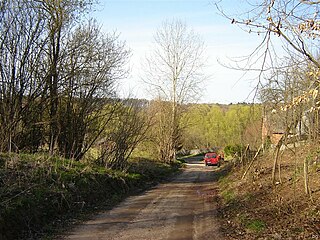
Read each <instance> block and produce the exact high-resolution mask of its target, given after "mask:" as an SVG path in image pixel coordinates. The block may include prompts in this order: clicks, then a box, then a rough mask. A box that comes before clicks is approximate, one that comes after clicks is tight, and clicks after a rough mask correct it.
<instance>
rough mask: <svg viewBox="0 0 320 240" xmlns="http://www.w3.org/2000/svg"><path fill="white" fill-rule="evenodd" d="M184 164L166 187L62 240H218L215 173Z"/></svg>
mask: <svg viewBox="0 0 320 240" xmlns="http://www.w3.org/2000/svg"><path fill="white" fill-rule="evenodd" d="M187 161H188V164H187V167H186V169H185V170H184V171H183V173H181V174H179V175H178V176H177V177H175V178H174V179H173V180H172V181H171V182H169V183H165V184H159V185H157V186H156V187H154V188H152V189H151V190H149V191H146V192H144V193H142V194H141V195H139V196H132V197H129V198H127V200H125V201H124V202H122V203H121V204H119V205H118V206H117V207H115V208H114V209H112V210H110V211H106V212H103V213H100V214H99V215H97V216H95V217H94V218H93V219H92V220H90V221H87V222H85V223H83V224H81V225H79V226H77V227H75V228H74V229H73V230H71V231H70V232H69V233H68V234H67V235H66V236H65V237H64V238H63V239H77V240H81V239H88V240H89V239H90V240H91V239H92V240H95V239H96V240H97V239H99V240H100V239H101V240H107V239H108V240H113V239H114V240H129V239H130V240H133V239H137V240H138V239H139V240H146V239H148V240H152V239H172V240H173V239H176V240H178V239H223V237H222V235H221V233H220V232H219V223H218V221H217V220H216V207H217V203H216V199H217V191H218V189H217V183H216V181H217V180H218V175H219V174H218V172H217V169H218V168H217V167H205V166H204V164H203V162H202V161H199V157H193V158H190V159H188V160H187Z"/></svg>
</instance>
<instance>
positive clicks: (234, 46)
mask: <svg viewBox="0 0 320 240" xmlns="http://www.w3.org/2000/svg"><path fill="white" fill-rule="evenodd" d="M222 6H223V7H224V9H225V10H226V11H229V12H230V11H232V12H236V11H238V10H239V9H240V8H241V7H242V6H243V1H241V0H226V1H225V3H223V4H222ZM94 17H95V18H96V19H97V21H98V22H99V23H101V24H102V29H103V31H106V32H113V31H116V32H117V33H119V34H120V39H121V40H123V41H126V44H127V46H128V47H129V48H130V49H131V50H132V57H131V60H130V63H129V67H130V74H129V76H128V78H126V79H124V80H122V83H121V85H120V89H121V94H122V95H123V96H126V95H128V94H129V92H130V93H131V95H133V96H135V97H138V98H147V99H150V98H151V97H152V96H151V95H150V94H149V93H148V92H147V91H146V90H145V89H147V87H146V86H145V85H144V83H143V82H142V81H141V77H140V76H141V75H142V74H143V69H142V67H141V63H142V62H143V61H144V59H145V56H146V55H147V54H148V52H150V51H152V43H153V35H154V34H155V32H156V31H157V28H158V27H159V26H160V25H161V23H162V22H163V21H165V20H167V19H173V18H174V19H181V20H183V21H185V22H186V24H187V26H188V27H190V28H192V29H193V30H194V31H195V32H196V33H197V34H199V35H200V36H201V37H202V39H203V41H204V43H205V45H206V57H207V67H206V69H205V73H206V74H207V75H209V76H210V77H209V78H208V79H207V81H206V82H205V83H204V85H205V88H204V90H203V92H202V93H201V96H202V97H201V99H200V102H204V103H237V102H243V101H250V100H252V95H251V96H249V94H250V92H251V91H252V89H253V88H254V86H255V85H256V83H257V81H256V80H255V77H256V75H253V74H247V75H246V76H245V77H243V78H241V76H242V75H243V72H239V71H236V70H231V69H228V68H225V67H223V66H221V65H220V64H219V63H218V59H219V60H220V61H221V62H223V63H225V64H232V61H231V60H230V59H231V58H235V57H241V56H245V55H248V54H250V53H251V52H252V51H253V50H254V49H255V47H256V46H257V45H258V43H259V41H260V40H261V39H259V37H258V36H256V35H250V34H247V33H245V32H243V31H242V30H241V29H239V28H238V27H237V26H235V25H232V24H231V23H230V21H229V20H227V19H225V18H224V17H222V16H220V15H219V14H218V11H217V10H216V8H215V7H214V5H213V1H210V0H131V1H128V0H105V1H101V5H100V6H99V7H98V10H97V11H96V12H95V13H94ZM248 96H249V98H248Z"/></svg>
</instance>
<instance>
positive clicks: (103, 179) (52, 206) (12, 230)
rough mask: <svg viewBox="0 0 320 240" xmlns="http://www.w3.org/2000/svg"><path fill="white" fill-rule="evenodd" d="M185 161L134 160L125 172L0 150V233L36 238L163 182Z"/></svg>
mask: <svg viewBox="0 0 320 240" xmlns="http://www.w3.org/2000/svg"><path fill="white" fill-rule="evenodd" d="M180 166H181V164H180V163H179V162H175V163H174V164H172V165H166V164H161V163H157V162H152V161H148V160H146V159H143V160H140V161H133V162H132V163H131V166H130V168H129V170H128V171H127V172H126V173H125V172H120V171H111V170H109V169H105V168H103V167H98V166H90V165H87V164H84V163H81V162H75V161H71V160H66V159H61V158H57V157H49V156H46V155H28V154H20V155H8V154H0V239H1V240H9V239H30V238H32V239H37V238H42V237H43V236H44V235H46V234H48V233H50V232H52V231H53V230H54V229H55V228H56V227H57V226H59V225H60V226H61V225H64V222H65V221H66V219H69V218H74V217H79V216H80V215H81V214H83V213H87V212H90V211H92V210H93V209H97V208H101V209H102V208H110V207H111V206H113V205H114V204H116V203H118V202H119V201H121V200H122V199H123V198H124V197H125V196H127V195H128V194H130V193H133V192H137V191H141V190H144V189H146V188H147V187H148V186H151V185H154V184H156V183H157V182H160V181H162V180H164V179H166V178H168V176H170V175H172V174H173V173H174V172H176V171H178V169H179V167H180Z"/></svg>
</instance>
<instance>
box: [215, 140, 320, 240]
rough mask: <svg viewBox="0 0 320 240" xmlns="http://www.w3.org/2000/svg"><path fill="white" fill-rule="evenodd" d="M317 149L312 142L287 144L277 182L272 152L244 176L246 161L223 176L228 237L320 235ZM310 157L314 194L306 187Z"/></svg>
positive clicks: (319, 155)
mask: <svg viewBox="0 0 320 240" xmlns="http://www.w3.org/2000/svg"><path fill="white" fill-rule="evenodd" d="M319 150H320V148H318V147H316V146H314V145H305V146H303V147H300V148H299V149H292V150H286V151H285V152H284V153H283V155H282V158H281V178H279V175H278V174H277V179H276V181H277V183H276V185H273V184H272V182H271V173H272V164H273V154H272V152H269V153H265V154H264V155H263V156H262V157H260V158H259V159H258V160H257V161H256V162H255V163H254V164H253V166H252V168H251V169H250V172H249V173H248V174H247V176H246V178H245V179H244V180H241V177H242V174H243V172H244V170H245V168H246V167H245V166H244V167H242V166H236V167H235V168H234V169H233V171H232V172H231V173H230V174H229V175H228V176H227V177H226V178H224V179H222V180H220V189H223V190H222V191H221V192H220V196H221V204H220V209H219V213H220V216H221V221H222V230H223V231H224V233H225V235H226V237H227V239H320V162H319V161H318V158H320V151H319ZM306 157H307V158H308V160H309V170H310V174H309V178H310V192H311V196H309V195H306V194H305V191H304V179H303V161H304V159H305V158H306Z"/></svg>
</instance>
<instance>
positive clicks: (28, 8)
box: [0, 0, 46, 152]
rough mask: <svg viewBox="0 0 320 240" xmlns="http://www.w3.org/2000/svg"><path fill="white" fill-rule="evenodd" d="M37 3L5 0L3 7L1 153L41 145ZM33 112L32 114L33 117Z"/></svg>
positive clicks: (40, 32)
mask: <svg viewBox="0 0 320 240" xmlns="http://www.w3.org/2000/svg"><path fill="white" fill-rule="evenodd" d="M36 7H37V4H36V3H34V2H30V1H23V0H20V1H2V2H1V6H0V14H1V17H0V74H1V75H0V136H1V137H0V151H9V152H10V151H13V150H19V149H22V148H24V147H25V146H26V144H28V145H29V147H30V150H32V149H33V150H35V149H36V148H37V147H38V146H39V145H40V140H41V137H40V135H41V134H40V133H39V126H36V125H35V124H34V122H36V121H39V120H40V119H39V116H41V113H40V115H39V112H38V111H37V110H36V109H37V107H38V106H39V104H40V102H39V101H37V100H36V99H37V98H38V97H39V95H40V94H41V93H42V90H41V86H42V84H41V79H40V78H39V74H40V72H41V64H40V62H41V60H42V57H41V56H42V55H43V54H44V44H45V40H46V39H45V38H44V37H43V33H44V26H45V25H44V24H45V22H44V20H43V19H41V18H39V17H38V12H37V11H36ZM30 113H32V114H30Z"/></svg>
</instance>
